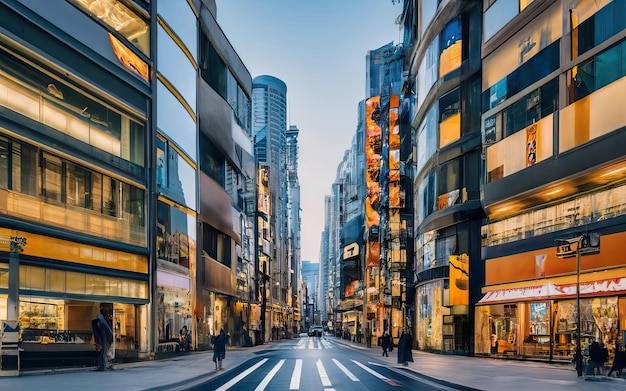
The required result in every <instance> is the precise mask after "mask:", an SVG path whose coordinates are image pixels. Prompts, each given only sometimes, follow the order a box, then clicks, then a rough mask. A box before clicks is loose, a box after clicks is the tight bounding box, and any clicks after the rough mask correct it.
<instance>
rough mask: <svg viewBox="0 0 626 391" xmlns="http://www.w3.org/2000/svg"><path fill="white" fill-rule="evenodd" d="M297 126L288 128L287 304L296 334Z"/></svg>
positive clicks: (298, 273) (298, 282) (298, 312)
mask: <svg viewBox="0 0 626 391" xmlns="http://www.w3.org/2000/svg"><path fill="white" fill-rule="evenodd" d="M299 132H300V130H299V129H298V127H297V126H294V125H291V126H289V129H287V133H286V143H287V156H286V160H287V244H286V245H287V264H288V265H289V278H290V280H291V281H290V291H289V293H288V295H289V296H288V299H287V306H288V308H289V310H288V311H289V312H290V313H289V323H290V327H291V332H293V333H297V331H298V327H299V325H300V316H301V307H300V305H301V304H302V300H301V298H302V295H301V291H300V289H301V286H302V277H301V268H302V264H301V262H302V261H301V259H300V248H301V242H300V230H301V227H300V224H301V220H300V209H301V208H300V180H299V179H298V134H299Z"/></svg>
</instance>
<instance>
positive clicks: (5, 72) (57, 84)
mask: <svg viewBox="0 0 626 391" xmlns="http://www.w3.org/2000/svg"><path fill="white" fill-rule="evenodd" d="M0 67H1V69H2V70H0V105H1V106H4V107H6V108H8V109H11V110H13V111H15V112H17V113H19V114H22V115H24V116H26V117H28V118H31V119H33V120H35V121H38V122H41V123H43V124H45V125H47V126H50V127H51V128H53V129H55V130H58V131H59V132H61V133H64V134H65V135H68V136H71V137H72V138H75V139H77V140H80V141H82V142H85V143H87V144H90V145H92V146H94V147H96V148H98V149H101V150H103V151H105V152H108V153H110V154H112V155H114V156H118V157H121V158H122V159H125V160H128V161H130V162H131V163H133V164H136V165H138V166H141V167H143V166H144V160H145V145H144V138H145V128H144V125H143V124H142V123H140V122H137V121H135V120H134V119H131V118H130V117H129V116H128V115H126V114H122V113H121V111H119V110H116V109H113V108H112V107H111V106H108V105H106V104H104V103H102V102H101V101H99V100H96V99H95V98H92V97H90V96H88V95H87V94H85V93H84V92H82V91H80V90H79V89H77V88H75V87H73V86H69V85H67V84H65V83H63V82H61V81H60V80H58V79H56V78H53V77H52V76H50V75H49V74H47V73H44V72H41V71H39V70H37V69H36V68H33V67H30V66H27V65H26V64H24V63H23V62H22V61H20V60H18V59H17V58H15V57H13V56H11V55H9V54H8V53H6V52H0Z"/></svg>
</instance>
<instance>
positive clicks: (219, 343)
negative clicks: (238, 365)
mask: <svg viewBox="0 0 626 391" xmlns="http://www.w3.org/2000/svg"><path fill="white" fill-rule="evenodd" d="M226 342H227V337H226V333H224V329H221V330H220V333H219V335H218V336H217V337H215V338H214V339H213V362H214V363H215V370H216V371H219V370H221V369H222V361H223V360H224V358H225V357H226Z"/></svg>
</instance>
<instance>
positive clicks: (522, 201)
mask: <svg viewBox="0 0 626 391" xmlns="http://www.w3.org/2000/svg"><path fill="white" fill-rule="evenodd" d="M485 5H486V6H485V9H484V11H483V20H484V23H483V26H484V32H483V39H482V45H481V53H482V62H483V73H482V87H481V92H482V117H481V120H482V123H481V126H482V136H483V140H482V142H483V157H484V172H483V175H484V178H483V179H484V184H483V205H484V208H485V213H486V216H487V220H486V221H485V224H484V225H483V227H482V228H483V230H482V241H483V247H482V256H483V259H482V261H483V262H484V264H485V272H484V284H483V288H482V291H483V293H484V296H482V297H481V298H480V300H479V301H478V303H477V306H476V310H475V312H476V314H475V317H476V319H475V325H476V329H475V331H474V349H475V351H476V354H493V355H494V356H496V357H507V356H515V357H521V358H530V359H541V360H552V361H561V362H571V360H572V358H573V357H574V353H575V351H576V348H577V346H578V344H580V345H579V346H580V347H581V349H585V348H586V347H587V346H588V345H589V343H590V342H591V341H601V342H603V343H604V344H605V345H606V346H607V348H608V350H609V354H610V356H611V357H613V355H614V352H615V351H616V350H617V349H618V347H619V346H623V344H624V342H625V341H624V340H623V338H624V336H623V333H622V329H623V328H624V327H623V325H624V324H625V323H624V322H626V316H625V311H624V309H625V308H626V298H624V297H623V295H624V293H625V292H626V278H625V276H626V258H625V257H624V251H623V250H622V248H623V246H622V244H623V243H624V240H625V238H626V232H625V229H624V224H623V223H624V221H625V214H626V184H625V179H626V176H625V175H624V173H625V172H626V154H625V153H624V148H623V146H624V145H626V144H625V143H626V131H625V128H626V118H625V117H624V110H623V104H622V103H621V102H623V101H624V99H625V98H626V77H625V76H626V71H625V69H626V68H624V66H623V64H624V63H625V61H626V51H624V48H625V47H626V41H625V40H624V36H625V35H624V33H625V31H626V24H625V23H624V21H625V20H626V1H623V0H614V1H585V0H580V1H533V2H526V1H520V2H517V1H504V0H497V1H489V2H486V3H485ZM472 278H473V276H472V275H471V274H470V281H471V279H472ZM577 293H578V294H577ZM581 296H582V297H581ZM611 360H612V359H611Z"/></svg>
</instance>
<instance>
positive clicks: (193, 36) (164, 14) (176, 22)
mask: <svg viewBox="0 0 626 391" xmlns="http://www.w3.org/2000/svg"><path fill="white" fill-rule="evenodd" d="M157 7H158V12H159V15H160V16H161V18H162V19H164V20H165V22H166V23H167V24H168V26H170V28H171V29H172V30H173V31H174V33H176V35H177V36H178V37H179V38H180V40H181V41H183V43H184V44H185V46H187V49H188V50H189V52H190V53H191V55H192V56H193V58H194V59H195V60H196V61H198V56H197V53H196V48H197V47H198V35H197V24H196V15H195V14H194V13H193V11H192V9H191V8H190V7H185V6H182V7H181V4H179V3H178V2H176V1H159V2H158V3H157Z"/></svg>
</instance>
